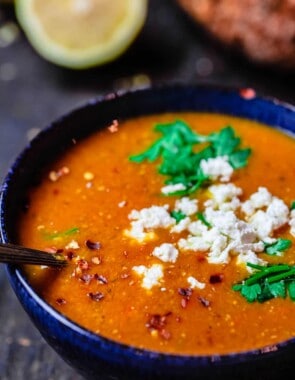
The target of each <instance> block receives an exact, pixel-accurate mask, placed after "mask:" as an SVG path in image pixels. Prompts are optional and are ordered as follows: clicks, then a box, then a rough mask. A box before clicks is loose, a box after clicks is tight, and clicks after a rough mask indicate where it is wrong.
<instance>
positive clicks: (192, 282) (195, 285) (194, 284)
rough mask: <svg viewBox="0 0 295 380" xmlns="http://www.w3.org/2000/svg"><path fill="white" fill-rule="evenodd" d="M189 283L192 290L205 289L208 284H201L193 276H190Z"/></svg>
mask: <svg viewBox="0 0 295 380" xmlns="http://www.w3.org/2000/svg"><path fill="white" fill-rule="evenodd" d="M187 282H188V283H189V284H190V287H191V288H192V289H194V288H198V289H204V288H205V286H206V284H205V283H204V282H200V281H198V280H197V279H196V278H194V277H192V276H189V277H188V278H187Z"/></svg>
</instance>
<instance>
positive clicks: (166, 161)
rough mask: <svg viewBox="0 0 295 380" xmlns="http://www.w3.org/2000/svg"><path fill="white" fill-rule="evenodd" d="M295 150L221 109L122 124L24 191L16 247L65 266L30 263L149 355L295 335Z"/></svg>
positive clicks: (41, 285)
mask: <svg viewBox="0 0 295 380" xmlns="http://www.w3.org/2000/svg"><path fill="white" fill-rule="evenodd" d="M155 126H156V127H155ZM154 127H155V128H154ZM294 148H295V143H294V140H293V139H292V138H291V137H289V136H286V135H284V134H283V133H281V132H279V131H277V130H274V129H272V128H269V127H267V126H263V125H260V124H258V123H255V122H252V121H248V120H243V119H239V118H234V117H230V116H225V115H214V114H205V113H204V114H203V113H182V114H164V115H154V116H146V117H140V118H136V119H132V120H128V121H124V122H120V121H119V122H117V121H115V122H114V123H113V124H112V125H111V126H109V127H106V128H105V130H103V131H99V132H97V133H96V134H94V135H92V136H90V137H89V138H87V139H85V140H83V141H80V142H77V143H75V144H74V145H73V147H72V148H71V149H70V150H69V151H68V152H67V153H66V154H65V155H64V156H63V157H61V158H60V159H59V160H58V161H57V162H55V163H54V164H53V165H52V167H51V168H50V169H49V170H48V173H47V175H46V176H45V177H44V178H43V180H42V183H41V184H40V186H39V187H38V188H34V189H32V191H31V193H30V194H29V198H30V202H29V208H28V211H27V212H26V213H25V214H23V215H22V218H21V224H20V242H21V243H22V244H24V245H27V246H31V247H35V248H39V249H43V250H47V251H59V252H61V253H62V254H64V255H65V256H66V258H67V260H68V266H67V267H66V268H64V269H62V270H53V269H50V268H40V267H36V266H33V267H27V268H26V272H27V275H28V278H29V281H30V282H31V283H32V285H33V287H34V288H35V289H36V290H37V291H38V293H39V294H40V295H41V296H42V297H44V299H45V300H46V301H47V302H48V303H50V304H51V305H52V306H53V307H54V308H56V309H58V310H59V311H60V312H61V313H62V314H64V315H66V316H67V317H69V318H70V319H72V320H73V321H75V322H77V323H78V324H80V325H82V326H84V327H85V328H88V329H90V330H92V331H93V332H95V333H98V334H102V335H103V336H105V337H108V338H111V339H114V340H116V341H119V342H123V343H127V344H131V345H134V346H137V347H142V348H146V349H152V350H157V351H162V352H169V353H178V354H179V353H180V354H213V353H219V354H222V353H228V352H236V351H243V350H248V349H253V348H258V347H262V346H265V345H272V344H275V343H277V342H279V341H282V340H285V339H288V338H290V337H292V336H294V335H295V319H294V318H293V316H294V312H295V302H294V300H295V262H294V259H295V255H294V253H295V252H294V243H295V241H294V240H295V238H294V236H295V211H294V208H295V205H294V202H293V201H294V199H295V182H294V175H295V172H294V166H292V162H293V161H294ZM292 209H293V210H292Z"/></svg>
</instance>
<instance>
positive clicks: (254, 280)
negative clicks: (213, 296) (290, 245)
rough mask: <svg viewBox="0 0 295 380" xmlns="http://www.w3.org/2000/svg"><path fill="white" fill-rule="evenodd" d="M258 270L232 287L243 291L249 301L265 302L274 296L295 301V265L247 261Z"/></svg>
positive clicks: (242, 293)
mask: <svg viewBox="0 0 295 380" xmlns="http://www.w3.org/2000/svg"><path fill="white" fill-rule="evenodd" d="M247 266H249V267H250V268H253V269H256V272H255V273H254V274H252V275H251V276H250V277H248V278H247V279H246V280H244V281H243V282H242V283H240V284H235V285H233V287H232V289H233V290H235V291H238V292H240V293H241V295H242V296H243V297H244V298H246V300H247V301H248V302H255V301H258V302H261V303H262V302H265V301H268V300H270V299H272V298H277V297H280V298H286V297H287V295H289V297H290V299H292V300H293V301H295V266H290V265H287V264H275V265H268V266H265V267H264V266H261V265H255V264H251V263H247Z"/></svg>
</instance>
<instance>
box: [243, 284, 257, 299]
mask: <svg viewBox="0 0 295 380" xmlns="http://www.w3.org/2000/svg"><path fill="white" fill-rule="evenodd" d="M241 294H242V296H243V297H245V298H246V299H247V301H248V302H254V301H256V300H257V298H258V296H259V295H260V294H261V286H260V285H259V284H253V285H243V286H242V288H241Z"/></svg>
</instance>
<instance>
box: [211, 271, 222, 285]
mask: <svg viewBox="0 0 295 380" xmlns="http://www.w3.org/2000/svg"><path fill="white" fill-rule="evenodd" d="M222 281H223V274H222V273H216V274H212V275H211V276H210V279H209V282H210V284H219V283H220V282H222Z"/></svg>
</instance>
